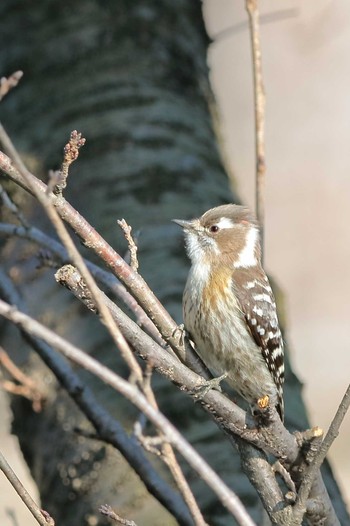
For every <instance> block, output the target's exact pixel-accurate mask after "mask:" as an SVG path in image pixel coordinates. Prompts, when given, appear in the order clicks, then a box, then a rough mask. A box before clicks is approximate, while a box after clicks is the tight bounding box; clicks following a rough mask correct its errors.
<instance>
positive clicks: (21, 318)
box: [0, 300, 255, 526]
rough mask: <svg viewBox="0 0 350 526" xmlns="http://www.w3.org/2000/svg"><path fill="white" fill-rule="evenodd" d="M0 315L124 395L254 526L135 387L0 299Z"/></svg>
mask: <svg viewBox="0 0 350 526" xmlns="http://www.w3.org/2000/svg"><path fill="white" fill-rule="evenodd" d="M0 314H1V315H2V316H4V317H5V318H7V319H8V320H10V321H11V322H13V323H15V324H16V325H18V326H20V327H21V329H22V330H24V331H26V332H29V333H30V334H32V335H34V336H36V337H37V338H41V339H43V340H45V341H46V342H47V343H49V344H50V345H52V346H53V347H55V348H56V349H57V350H58V351H59V352H61V353H62V354H63V355H64V356H66V358H68V359H70V360H72V361H74V363H76V364H77V365H80V366H81V367H83V368H84V369H86V370H87V371H89V372H90V373H92V374H94V375H95V376H97V377H98V378H100V379H101V380H102V381H103V382H105V383H106V384H108V385H109V386H111V387H112V388H113V389H115V390H116V391H118V392H119V393H121V394H122V395H123V396H125V398H127V399H128V400H129V401H130V402H131V403H132V404H134V405H135V406H136V407H137V408H138V409H139V410H140V411H142V412H143V413H145V415H146V416H147V417H148V418H149V420H150V421H151V422H152V423H153V424H154V425H155V426H156V427H158V428H159V429H160V430H161V431H162V433H163V434H164V437H165V438H166V440H167V441H168V442H169V443H171V444H172V445H173V446H174V447H175V448H176V449H177V450H178V451H179V453H180V454H181V455H182V456H183V457H184V458H185V459H186V461H187V462H188V463H189V465H190V466H191V467H192V468H193V469H194V470H195V471H196V472H197V473H198V475H199V476H200V477H202V479H203V480H204V481H205V482H206V483H207V484H208V486H209V487H210V488H211V489H212V490H213V491H214V492H215V494H216V495H217V497H218V498H219V500H220V501H221V503H222V504H223V505H224V506H225V507H226V508H227V509H228V511H229V512H230V513H231V514H232V515H233V516H234V517H235V518H236V520H237V522H238V524H239V525H240V526H254V524H255V523H254V522H253V521H252V519H251V518H250V516H249V515H248V513H247V511H246V509H245V508H244V506H243V505H242V503H241V501H240V500H239V498H238V497H237V495H236V494H235V493H234V492H233V491H232V490H230V489H229V488H228V487H227V486H226V484H225V483H224V482H223V481H222V480H221V479H220V477H219V476H218V475H217V474H216V473H215V471H214V470H213V469H212V468H211V467H210V466H209V465H208V464H207V463H206V462H205V461H204V459H203V458H201V457H200V455H198V453H197V452H196V451H195V449H193V447H192V446H191V445H190V444H189V443H188V442H187V440H185V439H184V438H183V436H182V435H181V434H180V433H179V431H178V430H177V429H176V427H174V426H173V424H171V422H169V420H168V419H167V418H166V417H165V416H164V415H163V414H162V413H160V412H159V411H158V410H157V409H155V408H154V407H152V406H151V404H150V403H149V402H148V401H147V399H146V398H145V396H144V395H143V394H142V393H141V392H140V391H139V389H138V388H137V386H135V385H133V384H131V383H130V382H128V381H126V380H124V379H123V378H121V377H120V376H119V375H117V374H116V373H114V372H112V371H111V370H110V369H108V368H107V367H105V366H104V365H102V364H100V363H99V362H97V361H96V360H95V359H94V358H92V357H91V356H89V355H88V354H86V353H85V352H83V351H81V350H80V349H78V348H77V347H75V346H74V345H72V344H71V343H69V342H67V341H66V340H64V339H63V338H61V337H60V336H58V335H57V334H55V333H54V332H52V331H51V330H49V329H48V328H46V327H44V326H43V325H41V324H40V323H38V322H37V321H35V320H34V319H33V318H30V317H29V316H27V315H26V314H23V313H22V312H20V311H19V310H18V309H16V308H14V307H11V305H9V304H7V303H6V302H4V301H2V300H0Z"/></svg>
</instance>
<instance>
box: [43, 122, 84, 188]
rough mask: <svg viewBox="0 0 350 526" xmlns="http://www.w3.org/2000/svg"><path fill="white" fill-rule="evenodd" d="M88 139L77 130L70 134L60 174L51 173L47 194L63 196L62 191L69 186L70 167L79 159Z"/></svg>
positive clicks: (64, 150)
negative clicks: (80, 151) (52, 193)
mask: <svg viewBox="0 0 350 526" xmlns="http://www.w3.org/2000/svg"><path fill="white" fill-rule="evenodd" d="M85 141H86V139H85V138H84V137H82V135H81V133H79V132H77V131H76V130H74V131H72V132H71V134H70V138H69V142H68V143H67V144H66V145H65V147H64V149H63V162H62V166H61V170H59V172H58V173H57V172H51V180H50V182H49V184H48V187H47V193H48V194H50V193H51V191H53V192H54V193H55V194H57V195H61V194H62V190H64V188H66V186H67V178H68V175H69V167H70V165H71V164H72V163H73V162H74V161H76V160H77V159H78V156H79V149H80V148H81V147H82V146H84V144H85Z"/></svg>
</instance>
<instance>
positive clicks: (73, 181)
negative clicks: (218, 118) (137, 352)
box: [0, 0, 347, 526]
mask: <svg viewBox="0 0 350 526" xmlns="http://www.w3.org/2000/svg"><path fill="white" fill-rule="evenodd" d="M0 15H1V20H2V22H3V23H2V31H1V34H0V59H1V63H2V64H3V71H2V74H6V75H8V74H10V73H12V72H13V71H15V70H16V69H22V70H23V71H24V78H23V80H22V82H21V84H20V86H19V87H18V88H17V89H16V90H15V91H13V92H12V93H11V94H10V95H9V96H8V97H7V98H6V99H5V100H4V102H3V103H2V113H3V124H4V125H5V127H6V129H7V130H8V131H9V132H10V134H11V135H12V137H13V139H14V140H15V141H16V143H17V146H19V148H20V150H21V152H22V153H23V154H24V155H25V159H26V161H27V163H28V164H29V166H30V167H31V168H32V169H33V170H34V171H35V172H36V173H38V172H41V173H42V174H43V175H44V177H45V174H46V172H47V170H48V169H50V168H57V167H58V166H59V164H60V162H61V158H62V157H61V156H62V147H63V145H64V144H65V143H66V142H67V140H68V137H69V133H70V131H71V130H73V129H77V130H79V131H81V132H82V133H83V135H84V136H85V137H86V138H87V144H86V146H85V147H84V149H83V150H82V151H81V155H80V157H79V160H78V162H77V163H75V164H74V165H73V166H72V168H71V171H70V177H69V181H68V189H67V192H66V196H67V198H68V199H69V200H71V202H72V204H73V205H74V206H75V207H76V208H77V209H78V210H80V211H81V213H82V214H83V215H85V216H86V218H87V219H88V220H89V221H90V222H91V223H92V224H93V225H94V226H95V227H96V229H97V230H98V231H100V232H101V233H102V234H103V235H104V236H105V237H106V238H107V239H108V240H109V241H110V242H111V244H112V245H114V246H115V247H116V248H117V250H118V251H119V252H121V253H124V252H125V251H126V246H125V241H124V239H123V236H122V235H121V234H120V233H119V231H118V227H117V224H116V221H117V219H119V218H122V217H124V218H125V219H126V220H127V221H128V223H129V224H131V225H132V227H133V228H134V230H135V231H137V230H139V231H140V234H139V241H138V244H139V260H140V272H141V274H142V275H143V277H144V278H145V279H146V281H148V283H149V284H150V286H151V288H153V290H154V291H155V293H156V294H157V296H158V297H159V298H160V300H161V301H162V302H163V303H164V304H165V306H166V307H167V308H168V309H169V311H170V313H171V314H172V315H173V316H175V318H176V319H177V320H178V321H179V322H180V321H181V296H182V290H183V286H184V282H185V278H186V274H187V270H188V266H189V265H188V262H187V261H186V259H185V256H184V251H183V247H182V240H181V238H180V235H181V234H180V232H178V230H177V228H176V227H175V226H174V225H172V224H171V223H170V220H171V219H172V218H175V217H179V218H186V217H192V216H195V215H196V214H200V213H202V212H203V211H204V210H206V209H208V208H210V207H212V206H215V205H218V204H221V203H225V202H230V201H235V202H237V201H238V198H237V196H236V195H232V191H231V190H230V189H229V182H228V179H227V175H226V174H225V171H224V169H223V166H222V162H221V160H220V155H219V153H218V149H217V146H216V142H215V136H214V132H213V125H212V118H211V114H210V111H209V108H214V104H213V97H212V93H211V90H210V86H209V81H208V68H207V65H206V51H207V45H208V37H207V35H206V32H205V29H204V25H203V20H202V13H201V3H200V2H199V1H198V0H197V1H192V2H188V1H185V0H178V1H177V2H173V1H170V0H160V1H158V2H155V1H154V0H142V1H141V0H136V1H133V2H130V1H127V0H119V1H118V2H107V1H106V2H97V1H93V0H84V1H82V0H78V1H76V2H74V3H71V2H67V1H61V2H53V1H47V2H37V3H29V2H24V1H20V0H11V1H10V0H4V1H3V2H2V5H1V7H0ZM22 199H24V197H22ZM25 199H26V200H27V201H28V210H29V209H30V210H31V215H32V217H33V219H34V220H36V221H41V222H42V221H43V219H42V217H43V216H42V214H41V213H39V212H38V210H37V205H35V207H33V206H32V205H33V201H32V200H31V199H29V198H28V197H25ZM13 245H15V246H13V247H12V250H13V252H12V259H11V261H10V260H8V261H7V268H10V267H11V268H12V273H13V274H14V273H15V270H16V276H17V280H18V285H19V286H21V289H22V291H24V294H25V298H26V301H27V304H28V308H29V311H30V313H32V314H33V315H34V316H35V317H37V318H40V319H42V320H45V323H48V324H49V325H50V326H51V327H54V328H55V329H56V330H57V331H58V332H59V333H61V334H64V335H67V337H68V339H69V340H71V341H73V342H76V343H77V344H78V345H79V346H81V347H83V348H84V349H86V350H87V351H88V352H89V353H91V354H92V355H93V356H95V357H96V358H97V359H98V360H100V361H103V362H104V363H106V364H108V365H109V366H111V367H113V369H115V370H117V371H118V372H119V373H124V375H126V374H127V371H126V369H125V366H124V365H123V364H122V362H121V360H120V359H119V358H118V356H117V353H116V351H115V349H113V346H112V345H111V343H110V341H109V338H106V335H105V332H104V331H103V329H102V328H101V327H100V326H99V324H98V320H97V319H96V318H94V317H93V315H91V314H89V313H87V312H86V311H84V310H82V308H81V306H80V305H78V304H77V302H76V301H74V300H73V299H72V298H71V297H70V296H69V294H68V293H66V292H65V291H60V290H58V288H57V286H56V285H55V283H54V281H53V278H52V274H53V273H52V271H51V270H49V271H43V270H39V271H35V270H34V265H35V261H34V260H35V256H33V260H32V261H31V262H30V263H28V261H27V260H26V261H25V260H24V259H23V258H22V257H21V256H22V254H21V250H23V248H22V247H23V245H22V244H18V243H16V244H13ZM15 258H16V259H15ZM8 341H10V342H11V348H13V347H15V346H17V353H16V354H17V360H19V361H20V363H21V364H22V365H23V366H25V367H26V368H27V370H29V371H30V373H31V374H32V375H34V376H35V377H36V378H37V380H38V383H39V384H40V385H42V386H44V388H45V391H46V393H47V397H48V401H47V403H46V406H45V410H44V411H43V412H42V413H40V414H35V413H33V411H32V410H31V408H30V407H29V404H28V403H26V402H24V401H23V400H18V399H16V400H14V401H13V412H14V431H15V432H16V434H17V435H18V437H19V439H20V442H21V447H22V449H23V451H24V454H25V457H26V459H27V462H28V464H29V466H30V469H31V471H32V473H33V476H34V479H35V480H36V482H37V484H38V487H39V490H40V494H41V498H42V506H43V507H44V508H45V509H47V510H48V511H49V512H50V513H52V515H53V516H54V517H55V519H56V524H64V525H65V526H73V525H74V526H76V525H77V524H79V525H83V524H84V525H85V524H86V525H89V524H97V522H96V520H97V521H98V524H103V522H102V520H101V518H100V517H98V514H97V511H96V509H97V507H98V505H99V504H101V503H104V502H108V503H109V504H111V505H112V506H113V507H115V508H116V509H117V510H118V512H119V513H120V514H121V515H125V516H127V517H132V518H133V519H134V520H135V521H136V523H137V522H139V524H142V525H146V526H147V525H152V526H154V525H157V524H159V525H165V524H167V525H171V524H174V519H173V518H172V517H171V516H170V515H169V514H168V513H167V512H166V511H165V510H164V508H162V507H161V506H160V505H159V504H158V503H156V501H155V500H154V498H153V497H151V496H150V495H149V494H148V493H147V491H146V490H145V488H144V486H143V484H142V483H141V482H140V480H139V478H138V477H137V476H136V475H135V474H134V472H133V471H132V470H131V469H130V468H129V466H128V465H127V463H126V462H125V461H124V459H123V458H122V456H121V455H120V454H119V453H116V452H115V451H114V450H112V448H111V447H109V446H105V445H104V444H101V443H100V442H98V441H95V440H91V439H89V438H85V437H84V436H83V435H82V434H81V433H80V435H79V433H78V434H77V433H76V432H75V428H76V427H78V428H80V429H83V430H91V427H90V425H89V424H88V423H87V422H86V420H85V419H84V418H83V417H82V415H81V413H80V412H79V411H78V410H77V409H76V407H75V405H74V404H73V403H72V402H71V401H70V400H69V399H68V397H67V396H66V395H65V393H64V392H63V390H62V389H61V388H60V387H59V386H58V385H57V383H56V381H54V380H53V378H52V375H51V374H50V372H49V371H48V370H47V368H46V367H45V366H43V364H42V363H41V361H40V360H39V359H38V358H37V357H36V356H33V355H32V354H31V353H29V352H26V354H25V355H24V348H23V345H22V344H19V342H18V341H17V343H16V344H14V338H13V335H12V333H11V339H10V338H8ZM8 348H10V346H9V344H8ZM81 376H82V377H83V378H84V379H85V380H86V381H87V382H88V384H89V386H90V387H91V389H92V390H93V391H94V392H95V394H96V396H97V397H98V398H99V400H100V401H101V402H102V403H103V404H104V406H105V407H106V408H108V410H109V411H110V412H111V413H112V414H113V415H114V416H115V417H116V418H118V419H119V420H120V421H121V422H122V423H123V424H124V425H125V426H126V427H127V428H128V429H129V430H131V429H132V425H133V422H134V421H135V419H137V417H138V415H137V413H136V411H135V409H134V408H132V407H131V406H130V404H128V402H126V401H125V400H123V399H122V398H121V397H119V396H118V395H116V394H115V393H114V392H112V391H111V390H110V389H108V388H106V387H105V386H103V385H101V383H100V382H98V381H97V380H96V379H95V378H92V377H91V376H90V375H88V374H86V373H84V372H82V373H81ZM153 383H154V385H155V390H156V393H157V396H158V397H159V401H160V405H161V408H162V410H163V411H164V413H165V414H167V416H169V418H171V420H172V421H173V422H174V423H175V424H176V425H177V426H178V427H179V429H180V430H181V431H182V432H183V433H184V434H185V435H186V436H187V437H188V439H189V440H190V441H191V442H192V443H193V444H194V445H195V447H196V448H197V449H198V451H199V452H200V453H201V454H202V455H203V456H204V457H205V458H206V459H207V460H208V461H209V462H210V463H211V464H212V465H213V466H214V468H215V470H216V471H217V472H218V473H219V474H220V475H221V476H222V477H223V479H224V480H225V481H226V482H227V483H228V484H229V485H230V486H231V487H232V488H233V489H234V490H235V491H236V492H237V493H238V494H239V496H240V497H241V498H242V499H243V501H244V502H245V504H246V505H247V507H248V509H249V511H250V513H251V514H252V516H253V517H254V518H255V519H256V520H258V521H259V513H260V508H259V506H258V505H257V497H256V495H255V493H254V490H253V489H252V487H251V486H250V483H249V482H248V481H247V479H246V477H245V476H244V475H243V474H242V472H241V469H240V462H239V458H238V456H237V454H236V453H235V452H234V451H233V450H232V448H231V446H230V444H229V443H228V442H227V440H226V439H225V437H224V436H223V435H222V434H221V433H220V432H219V431H218V429H217V428H216V426H215V425H214V424H213V423H212V422H210V421H208V418H207V415H205V414H204V412H203V411H201V410H200V409H199V408H197V407H196V406H194V405H193V403H192V401H191V400H189V399H188V398H186V397H185V396H184V395H182V394H181V393H180V392H179V391H178V390H177V389H175V388H173V387H172V386H171V385H169V384H168V383H167V382H165V381H164V380H163V379H162V378H159V377H154V379H153ZM286 399H287V403H286V410H287V424H290V426H291V427H293V428H299V429H303V428H305V427H306V426H307V418H306V414H305V408H304V406H303V403H302V400H301V397H300V384H299V382H298V381H297V379H296V378H295V376H294V375H293V374H292V373H291V371H290V370H289V371H288V374H287V388H286ZM163 471H164V470H163ZM185 471H186V474H187V477H188V480H189V481H190V483H191V486H192V488H193V490H194V492H195V494H196V496H197V498H198V501H199V504H200V507H201V509H202V510H203V512H204V513H205V516H206V519H207V520H208V522H209V523H210V524H212V525H215V524H220V525H225V524H227V525H228V524H232V518H229V517H227V515H226V512H225V510H224V508H222V507H221V506H219V505H218V503H217V500H216V498H215V497H214V495H213V494H212V493H211V492H210V491H209V490H208V489H207V488H206V487H205V485H204V484H203V483H202V482H201V481H200V480H198V478H197V477H196V476H195V475H194V474H193V473H192V472H191V471H190V470H189V469H188V468H186V467H185ZM163 475H164V473H163ZM327 481H328V485H329V487H333V488H334V492H333V494H332V496H333V497H334V500H336V502H337V506H338V509H337V511H338V513H339V514H340V518H341V517H342V516H343V517H344V519H343V520H344V524H345V521H346V520H347V518H346V517H347V515H346V512H345V508H344V505H343V503H342V501H341V497H340V494H339V490H338V488H337V486H336V484H335V482H334V480H333V477H332V475H331V474H329V476H328V477H327ZM94 517H98V519H95V518H94ZM94 521H95V522H94Z"/></svg>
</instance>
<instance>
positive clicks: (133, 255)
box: [117, 219, 139, 272]
mask: <svg viewBox="0 0 350 526" xmlns="http://www.w3.org/2000/svg"><path fill="white" fill-rule="evenodd" d="M117 223H118V225H119V226H120V228H121V229H122V231H123V232H124V236H125V239H126V240H127V242H128V247H129V252H130V267H131V268H132V269H133V270H134V271H135V272H137V269H138V268H139V262H138V259H137V245H136V243H135V240H134V238H133V237H132V235H131V230H132V228H131V226H130V225H128V223H127V222H126V221H125V219H118V221H117Z"/></svg>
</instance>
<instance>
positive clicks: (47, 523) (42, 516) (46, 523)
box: [0, 452, 55, 526]
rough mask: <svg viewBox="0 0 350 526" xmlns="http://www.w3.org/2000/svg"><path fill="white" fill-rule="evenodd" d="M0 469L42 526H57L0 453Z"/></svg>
mask: <svg viewBox="0 0 350 526" xmlns="http://www.w3.org/2000/svg"><path fill="white" fill-rule="evenodd" d="M0 469H1V471H2V472H3V473H4V475H5V477H6V478H7V480H8V481H9V482H10V483H11V484H12V486H13V488H14V489H15V490H16V492H17V494H18V495H19V497H21V499H22V501H23V502H24V504H25V505H26V506H27V508H28V510H29V511H30V513H31V514H32V515H33V517H34V518H35V519H36V520H37V522H38V523H39V524H40V525H41V526H55V521H54V520H53V518H52V517H51V516H50V515H49V514H48V513H47V511H44V510H41V509H40V508H39V506H38V505H37V504H36V503H35V502H34V500H33V499H32V497H31V496H30V495H29V493H28V491H27V490H26V489H25V487H24V486H23V484H22V483H21V481H20V480H19V478H18V477H17V475H16V474H15V472H14V471H13V470H12V468H11V466H10V465H9V464H8V463H7V462H6V459H5V457H4V456H3V454H2V453H1V452H0Z"/></svg>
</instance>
